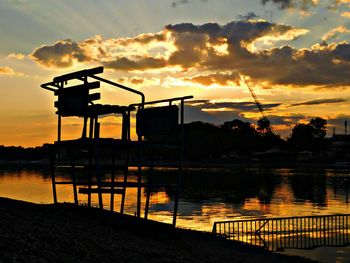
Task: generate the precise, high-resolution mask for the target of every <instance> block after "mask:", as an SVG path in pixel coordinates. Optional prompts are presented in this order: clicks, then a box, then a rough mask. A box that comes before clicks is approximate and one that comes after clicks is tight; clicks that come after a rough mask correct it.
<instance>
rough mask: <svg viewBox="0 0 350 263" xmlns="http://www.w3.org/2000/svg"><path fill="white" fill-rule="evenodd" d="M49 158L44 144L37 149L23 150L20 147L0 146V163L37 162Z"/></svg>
mask: <svg viewBox="0 0 350 263" xmlns="http://www.w3.org/2000/svg"><path fill="white" fill-rule="evenodd" d="M48 156H49V151H48V147H47V145H46V144H44V145H43V146H38V147H29V148H24V147H22V146H9V147H7V146H3V145H0V160H2V161H16V160H24V161H37V160H44V159H47V158H48Z"/></svg>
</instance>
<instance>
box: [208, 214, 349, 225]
mask: <svg viewBox="0 0 350 263" xmlns="http://www.w3.org/2000/svg"><path fill="white" fill-rule="evenodd" d="M332 216H350V214H340V213H338V214H331V215H315V216H290V217H270V218H263V217H262V218H255V219H240V220H226V221H217V222H214V224H221V223H223V224H224V223H233V222H251V221H252V222H253V221H265V220H281V219H297V218H318V217H332Z"/></svg>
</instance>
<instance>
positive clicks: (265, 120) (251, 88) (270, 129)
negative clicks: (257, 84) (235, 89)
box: [241, 75, 276, 134]
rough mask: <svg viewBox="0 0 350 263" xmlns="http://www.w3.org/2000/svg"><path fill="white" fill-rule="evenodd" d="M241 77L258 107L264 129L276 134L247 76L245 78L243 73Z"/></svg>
mask: <svg viewBox="0 0 350 263" xmlns="http://www.w3.org/2000/svg"><path fill="white" fill-rule="evenodd" d="M241 78H242V79H243V80H244V82H245V84H246V86H247V87H248V89H249V91H250V94H251V95H252V97H253V99H254V101H255V104H256V106H257V107H258V109H259V111H260V113H261V116H262V118H261V120H262V123H263V124H265V126H266V130H267V131H268V132H271V133H272V134H276V133H275V132H274V131H273V129H272V128H271V127H270V123H271V122H270V120H269V118H268V117H267V115H266V114H265V111H264V108H263V107H262V105H261V103H260V101H259V99H258V97H257V96H256V94H255V92H254V89H253V87H252V85H251V83H250V81H249V80H248V79H247V78H245V77H244V76H243V75H241Z"/></svg>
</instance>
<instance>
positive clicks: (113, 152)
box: [110, 145, 115, 212]
mask: <svg viewBox="0 0 350 263" xmlns="http://www.w3.org/2000/svg"><path fill="white" fill-rule="evenodd" d="M114 179H115V146H114V145H113V146H112V164H111V202H110V210H111V211H112V212H113V210H114Z"/></svg>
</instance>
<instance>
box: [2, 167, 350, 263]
mask: <svg viewBox="0 0 350 263" xmlns="http://www.w3.org/2000/svg"><path fill="white" fill-rule="evenodd" d="M135 173H136V171H135V170H132V171H131V174H134V175H131V180H135V179H136V178H135ZM146 173H147V171H146ZM175 174H176V173H175V171H174V170H171V169H159V170H156V171H154V173H153V174H152V181H154V182H164V181H166V182H172V181H174V180H175V178H176V176H175ZM105 177H106V178H105V179H108V174H106V175H105ZM61 179H62V180H65V179H66V178H64V176H63V177H62V178H61ZM117 180H120V181H122V175H119V176H117ZM182 182H183V184H182V185H183V187H182V191H181V197H180V202H179V213H178V220H177V226H178V227H183V228H191V229H196V230H201V231H211V230H212V227H213V223H214V222H216V221H227V220H237V219H254V218H261V217H289V216H310V215H332V214H339V213H341V214H347V213H349V199H350V198H349V188H350V169H315V168H305V167H304V168H283V169H282V168H279V169H267V168H230V169H186V170H185V171H184V177H183V180H182ZM57 190H58V200H59V202H73V191H72V186H69V185H64V186H63V185H61V186H58V188H57ZM0 196H3V197H9V198H13V199H19V200H25V201H30V202H35V203H52V201H53V199H52V187H51V177H50V174H49V172H48V171H47V170H23V169H22V170H15V169H3V170H1V171H0ZM145 197H146V190H145V189H143V191H142V202H143V204H145V199H146V198H145ZM109 200H110V199H109V196H104V203H105V204H106V206H105V207H106V208H107V209H108V205H109ZM79 203H81V204H85V203H87V197H86V196H84V195H79ZM92 204H93V205H96V206H97V198H96V196H95V197H93V199H92ZM119 204H120V197H118V196H116V197H115V203H114V207H115V210H116V211H118V207H119ZM173 205H174V190H172V189H165V188H162V187H159V188H157V189H152V192H151V198H150V210H149V219H153V220H157V221H161V222H166V223H171V222H172V210H173ZM135 209H136V189H134V188H130V189H128V190H127V193H126V203H125V212H126V213H128V214H132V215H134V214H135ZM282 253H286V254H293V255H303V256H306V257H309V258H312V259H316V260H320V261H321V262H350V248H349V247H337V248H334V247H327V248H315V249H311V250H310V249H308V250H300V249H286V250H284V251H282Z"/></svg>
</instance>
